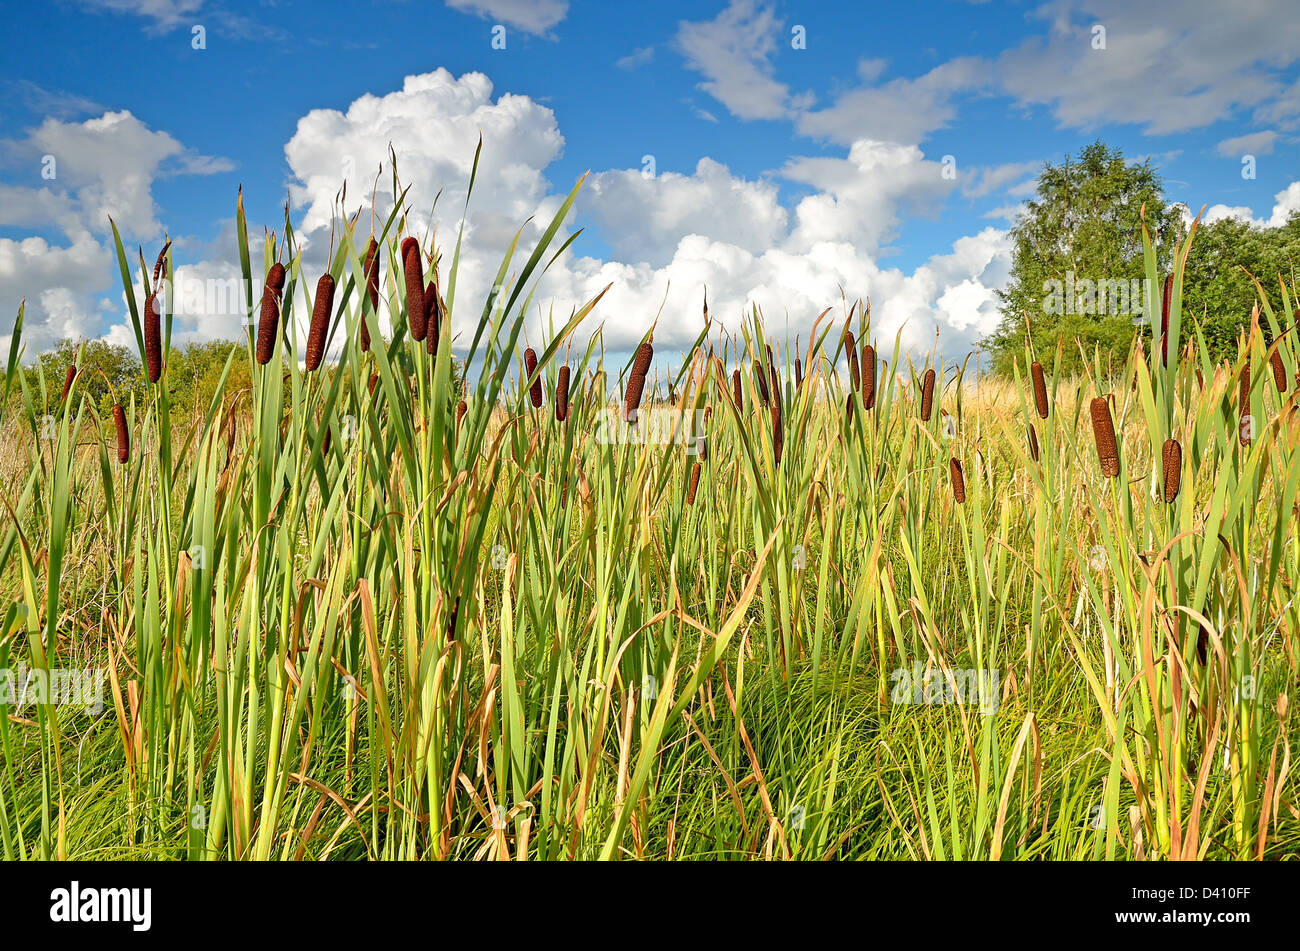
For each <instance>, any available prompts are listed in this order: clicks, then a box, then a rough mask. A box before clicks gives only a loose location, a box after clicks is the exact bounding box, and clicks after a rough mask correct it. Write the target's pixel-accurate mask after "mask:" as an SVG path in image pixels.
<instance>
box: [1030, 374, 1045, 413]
mask: <svg viewBox="0 0 1300 951" xmlns="http://www.w3.org/2000/svg"><path fill="white" fill-rule="evenodd" d="M1029 375H1030V376H1031V377H1033V380H1034V408H1035V409H1037V410H1038V416H1039V418H1040V419H1047V380H1045V379H1044V378H1043V365H1042V364H1041V363H1039V362H1038V361H1037V360H1035V361H1034V362H1033V364H1032V365H1031V366H1030V367H1029Z"/></svg>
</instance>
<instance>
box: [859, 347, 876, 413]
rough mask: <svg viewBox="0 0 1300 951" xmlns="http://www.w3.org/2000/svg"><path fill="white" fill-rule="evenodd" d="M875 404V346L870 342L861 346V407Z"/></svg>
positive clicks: (871, 407)
mask: <svg viewBox="0 0 1300 951" xmlns="http://www.w3.org/2000/svg"><path fill="white" fill-rule="evenodd" d="M875 405H876V348H875V347H873V346H872V345H871V344H869V343H868V344H864V345H863V347H862V407H863V409H873V408H874V407H875Z"/></svg>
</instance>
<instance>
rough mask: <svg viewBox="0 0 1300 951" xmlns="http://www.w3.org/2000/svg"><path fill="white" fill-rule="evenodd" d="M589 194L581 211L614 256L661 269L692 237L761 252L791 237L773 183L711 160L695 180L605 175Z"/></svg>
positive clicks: (637, 173)
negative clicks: (684, 240) (735, 173)
mask: <svg viewBox="0 0 1300 951" xmlns="http://www.w3.org/2000/svg"><path fill="white" fill-rule="evenodd" d="M584 192H585V194H584V195H583V197H582V199H581V203H580V205H579V210H580V211H585V212H589V213H590V214H591V216H592V218H593V219H594V220H595V221H596V223H597V224H598V225H599V226H600V229H601V233H602V235H605V236H606V237H607V240H608V241H609V243H610V244H611V246H612V247H613V248H614V251H615V253H616V254H617V255H618V256H619V257H621V258H623V259H625V260H630V261H633V262H641V261H645V262H649V263H651V264H655V265H660V264H664V263H666V262H667V261H668V260H669V259H670V258H671V257H672V255H673V252H674V251H675V250H676V248H677V244H678V242H679V241H680V240H681V238H682V237H683V236H685V235H688V234H706V235H709V236H710V237H712V238H714V239H715V240H718V241H725V242H726V243H728V244H733V245H736V246H737V247H740V248H743V249H745V250H747V251H751V252H758V251H761V250H763V249H765V248H768V247H771V246H772V245H773V244H774V243H776V242H777V241H778V240H780V239H781V238H782V237H784V235H785V232H786V223H787V220H788V217H789V216H788V214H787V213H786V210H785V209H784V208H782V207H781V205H780V204H779V203H778V201H777V187H776V185H775V184H774V183H772V182H749V181H745V180H743V179H739V178H735V177H733V176H732V174H731V172H730V170H729V169H728V168H727V167H726V166H725V165H722V164H720V163H718V162H715V161H713V160H712V159H710V158H702V159H700V161H699V163H698V164H697V165H696V167H695V173H694V174H693V175H681V174H678V173H676V172H665V173H662V174H660V175H657V176H653V177H649V176H647V175H645V174H643V173H642V172H641V170H640V169H626V170H614V171H608V172H600V173H598V174H596V175H593V176H592V177H591V180H590V181H589V182H588V184H587V186H586V188H585V189H584Z"/></svg>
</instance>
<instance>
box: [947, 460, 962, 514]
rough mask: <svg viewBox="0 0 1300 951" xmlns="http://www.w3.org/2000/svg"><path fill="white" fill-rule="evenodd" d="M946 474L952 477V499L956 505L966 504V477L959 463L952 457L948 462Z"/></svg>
mask: <svg viewBox="0 0 1300 951" xmlns="http://www.w3.org/2000/svg"><path fill="white" fill-rule="evenodd" d="M948 473H949V475H950V476H951V477H952V497H953V501H955V502H956V503H957V504H958V505H965V504H966V476H965V474H964V473H963V472H962V469H961V461H960V460H959V459H957V457H956V456H953V457H952V458H951V459H949V460H948Z"/></svg>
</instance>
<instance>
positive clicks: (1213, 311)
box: [1183, 212, 1300, 360]
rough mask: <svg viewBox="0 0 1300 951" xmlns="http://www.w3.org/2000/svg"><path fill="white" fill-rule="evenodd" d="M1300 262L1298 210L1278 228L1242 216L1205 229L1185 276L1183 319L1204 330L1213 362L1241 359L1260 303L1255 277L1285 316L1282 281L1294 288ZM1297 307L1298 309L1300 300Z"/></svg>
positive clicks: (1199, 232)
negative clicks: (1241, 344)
mask: <svg viewBox="0 0 1300 951" xmlns="http://www.w3.org/2000/svg"><path fill="white" fill-rule="evenodd" d="M1297 261H1300V212H1293V213H1292V214H1291V217H1290V219H1289V220H1288V221H1287V222H1286V223H1285V224H1283V225H1281V226H1280V227H1276V228H1267V227H1265V228H1261V227H1257V226H1255V225H1253V224H1251V223H1250V222H1247V221H1242V220H1241V219H1239V218H1221V219H1220V220H1218V221H1216V222H1214V223H1213V224H1210V225H1203V226H1202V227H1201V228H1200V229H1198V230H1197V232H1196V238H1195V240H1194V241H1193V242H1192V252H1191V254H1190V255H1189V256H1188V260H1187V270H1186V272H1185V273H1184V276H1183V319H1184V320H1185V321H1187V322H1188V323H1187V324H1186V326H1188V328H1189V330H1188V332H1189V333H1190V328H1191V327H1192V326H1195V327H1197V328H1199V329H1200V331H1201V334H1202V336H1203V337H1204V338H1205V345H1206V347H1207V348H1208V349H1209V351H1210V356H1211V357H1212V358H1213V359H1216V360H1221V359H1226V358H1230V357H1235V356H1236V354H1237V337H1238V335H1239V334H1240V333H1241V331H1242V330H1244V329H1246V327H1248V326H1249V324H1250V312H1251V310H1252V309H1254V306H1255V302H1256V300H1258V299H1259V289H1258V288H1257V287H1256V286H1255V282H1254V281H1252V280H1251V279H1250V275H1254V276H1255V277H1256V278H1257V279H1258V280H1259V283H1260V285H1262V286H1263V288H1264V291H1265V292H1266V293H1267V294H1268V299H1269V303H1270V304H1271V305H1272V307H1273V312H1274V313H1275V314H1278V315H1279V316H1281V315H1282V314H1283V312H1284V311H1283V304H1282V291H1281V288H1280V287H1279V285H1278V277H1279V275H1280V276H1282V277H1284V278H1286V280H1287V282H1288V284H1289V283H1290V277H1291V272H1292V268H1293V266H1294V265H1295V263H1296V262H1297ZM1247 272H1249V273H1247ZM1291 303H1292V306H1293V307H1294V306H1295V301H1294V300H1293V301H1292V302H1291ZM1287 316H1288V317H1290V316H1292V315H1287ZM1284 323H1286V324H1287V325H1289V323H1290V321H1289V320H1285V321H1284ZM1264 326H1265V327H1267V324H1266V323H1265V324H1264Z"/></svg>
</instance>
